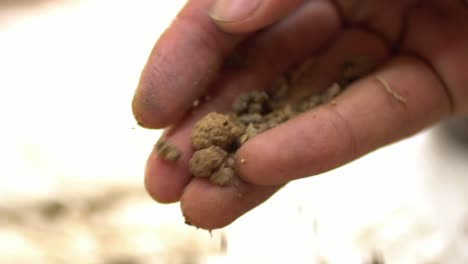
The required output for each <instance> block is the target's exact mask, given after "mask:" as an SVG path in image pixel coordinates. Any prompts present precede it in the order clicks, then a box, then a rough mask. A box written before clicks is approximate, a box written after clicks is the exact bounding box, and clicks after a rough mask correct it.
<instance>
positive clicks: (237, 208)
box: [180, 179, 280, 230]
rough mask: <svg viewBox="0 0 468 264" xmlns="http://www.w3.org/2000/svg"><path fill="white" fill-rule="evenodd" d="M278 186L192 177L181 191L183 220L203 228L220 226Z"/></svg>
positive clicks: (240, 214)
mask: <svg viewBox="0 0 468 264" xmlns="http://www.w3.org/2000/svg"><path fill="white" fill-rule="evenodd" d="M279 188H280V187H279V186H255V185H251V184H249V183H246V182H244V181H242V180H240V179H239V180H238V181H235V183H234V184H232V185H230V186H227V187H220V186H217V185H214V184H212V183H210V182H209V181H206V180H204V179H194V180H193V181H191V182H190V184H189V185H187V187H186V188H185V190H184V193H183V195H182V198H181V201H180V206H181V210H182V213H183V215H184V217H185V218H186V220H187V221H188V222H189V223H191V224H192V225H193V226H196V227H198V228H202V229H206V230H214V229H219V228H223V227H225V226H227V225H229V224H231V223H233V222H234V221H236V220H237V219H238V218H239V217H241V216H242V215H244V214H245V213H246V212H248V211H249V210H251V209H253V208H255V207H256V206H258V205H259V204H261V203H263V202H264V201H266V200H267V199H268V198H269V197H270V196H272V195H273V194H274V193H275V192H276V191H277V190H278V189H279Z"/></svg>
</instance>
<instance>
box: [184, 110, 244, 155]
mask: <svg viewBox="0 0 468 264" xmlns="http://www.w3.org/2000/svg"><path fill="white" fill-rule="evenodd" d="M244 129H245V128H244V127H243V126H242V125H240V122H234V121H233V120H232V118H231V117H230V116H229V115H223V114H220V113H215V112H212V113H209V114H208V115H206V116H205V117H203V118H202V119H201V120H200V121H199V122H198V123H197V124H196V125H195V127H194V129H193V130H192V144H193V147H194V148H195V149H196V150H200V149H204V148H209V147H210V146H218V147H220V148H226V147H228V146H229V145H231V144H232V143H233V142H235V141H236V139H237V138H238V137H239V136H240V135H242V134H243V132H244Z"/></svg>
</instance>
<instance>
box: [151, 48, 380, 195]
mask: <svg viewBox="0 0 468 264" xmlns="http://www.w3.org/2000/svg"><path fill="white" fill-rule="evenodd" d="M312 64H313V61H312V60H310V59H309V60H306V61H305V62H304V63H303V64H302V65H300V66H299V67H297V68H296V69H295V70H294V71H292V72H291V73H288V74H285V75H284V76H282V77H280V78H279V79H278V80H276V81H275V82H274V85H273V86H272V87H270V88H269V89H265V90H253V91H248V92H245V93H243V94H241V95H239V96H238V97H237V99H236V100H235V101H234V102H233V104H232V111H231V112H229V113H224V114H223V113H216V112H211V113H208V114H207V115H205V116H204V117H203V118H202V119H200V120H199V121H198V122H197V124H196V125H195V127H194V128H193V130H192V135H191V140H192V145H193V147H194V148H195V153H194V154H193V156H192V158H191V160H190V164H189V168H190V172H191V173H192V174H193V176H194V177H200V178H207V179H209V180H210V181H211V182H213V183H215V184H217V185H220V186H227V185H230V184H231V183H232V181H233V180H234V179H235V178H236V177H237V173H236V167H235V154H236V151H237V150H238V149H239V148H240V147H241V146H242V145H243V144H245V143H246V142H247V141H249V140H250V139H252V138H253V137H255V136H257V135H258V134H260V133H262V132H265V131H267V130H269V129H272V128H274V127H276V126H278V125H279V124H281V123H284V122H286V121H288V120H290V119H292V118H294V117H295V116H297V115H299V114H301V113H303V112H306V111H308V110H310V109H312V108H315V107H317V106H319V105H322V104H325V103H332V104H333V103H334V98H335V97H336V96H338V95H339V94H340V92H341V91H342V90H343V88H345V87H346V86H347V85H349V84H350V83H351V82H353V81H354V80H356V79H358V78H360V77H362V76H363V75H365V74H367V73H369V72H370V71H371V70H372V68H373V66H374V64H373V63H372V61H371V60H369V59H368V58H367V57H365V56H356V57H354V58H352V59H351V60H349V61H347V62H346V63H345V64H344V65H343V70H342V73H341V76H340V78H338V80H337V82H336V83H333V84H332V85H331V86H330V87H329V88H328V89H325V90H323V91H319V92H314V91H313V90H311V91H305V92H304V90H305V89H304V88H307V85H305V83H306V82H307V80H306V79H307V73H308V70H309V68H310V67H311V65H312ZM167 144H168V143H166V142H164V144H163V148H162V151H161V152H160V154H162V157H163V158H165V157H166V158H167V159H169V160H175V159H174V157H176V156H177V157H178V156H179V155H176V154H168V153H172V151H174V150H173V149H172V148H171V147H168V145H167ZM156 149H157V150H158V145H157V146H156Z"/></svg>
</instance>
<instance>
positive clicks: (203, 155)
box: [189, 146, 228, 177]
mask: <svg viewBox="0 0 468 264" xmlns="http://www.w3.org/2000/svg"><path fill="white" fill-rule="evenodd" d="M227 156H228V153H227V152H226V151H225V150H224V149H222V148H220V147H218V146H211V147H209V148H205V149H202V150H198V151H196V152H195V153H194V154H193V156H192V159H191V160H190V164H189V168H190V172H191V173H192V174H193V176H195V177H210V176H211V174H212V173H213V172H215V171H217V170H218V169H219V168H221V166H222V165H223V163H224V162H225V161H226V158H227Z"/></svg>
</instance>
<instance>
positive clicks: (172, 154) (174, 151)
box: [155, 140, 180, 161]
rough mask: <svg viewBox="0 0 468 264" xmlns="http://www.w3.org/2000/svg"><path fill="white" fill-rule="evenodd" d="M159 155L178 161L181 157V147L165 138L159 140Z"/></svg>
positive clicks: (157, 147)
mask: <svg viewBox="0 0 468 264" xmlns="http://www.w3.org/2000/svg"><path fill="white" fill-rule="evenodd" d="M155 148H156V152H157V153H158V155H159V156H160V157H161V158H163V159H164V160H167V161H177V160H178V159H179V158H180V151H179V149H178V148H177V147H176V146H174V145H172V144H171V143H169V142H167V141H165V140H159V141H158V142H157V143H156V145H155Z"/></svg>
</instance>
